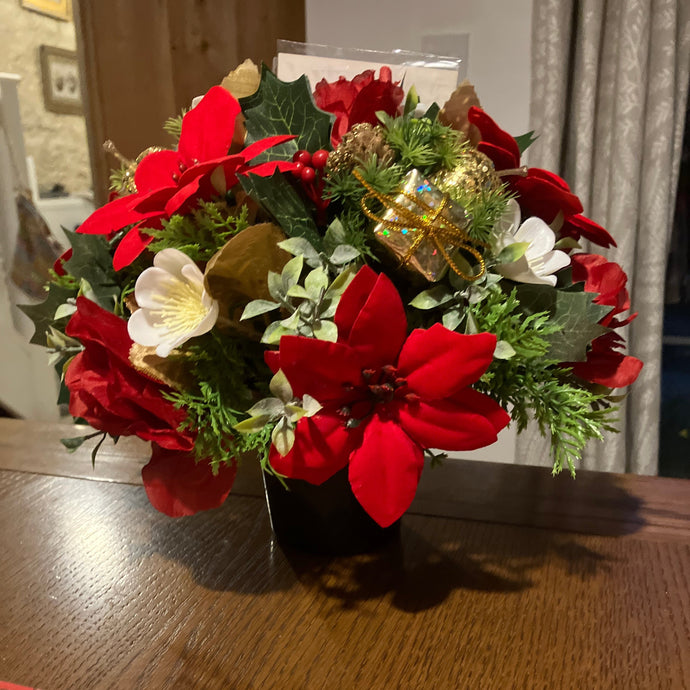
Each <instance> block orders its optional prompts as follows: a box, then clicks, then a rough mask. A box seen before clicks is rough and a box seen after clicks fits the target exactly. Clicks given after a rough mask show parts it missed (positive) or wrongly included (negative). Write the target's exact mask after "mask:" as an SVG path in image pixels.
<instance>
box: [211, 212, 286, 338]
mask: <svg viewBox="0 0 690 690" xmlns="http://www.w3.org/2000/svg"><path fill="white" fill-rule="evenodd" d="M284 239H285V234H284V233H283V231H282V230H281V229H280V228H279V227H278V226H277V225H274V224H273V223H260V224H258V225H251V226H249V227H248V228H246V229H245V230H243V231H242V232H240V233H239V234H238V235H235V236H234V237H233V238H232V239H230V240H228V242H226V243H225V245H224V246H223V247H221V249H219V250H218V251H217V252H216V253H215V254H214V255H213V257H211V260H210V261H209V262H208V264H207V265H206V271H205V273H204V287H205V288H206V292H208V294H209V295H211V297H213V299H215V300H217V301H218V302H219V305H220V316H219V319H218V322H217V326H218V327H221V328H222V327H226V328H232V329H233V330H235V331H237V332H241V333H243V334H244V335H249V333H248V331H253V329H252V328H251V327H250V326H249V325H248V324H245V323H240V321H239V319H240V316H241V315H242V311H243V309H244V307H245V306H246V305H247V303H248V302H251V301H252V300H255V299H267V300H268V299H271V296H270V294H269V292H268V283H267V279H266V277H267V275H268V272H269V271H274V272H276V273H280V272H281V271H282V270H283V266H285V264H286V263H287V262H288V261H289V260H290V259H291V258H292V257H291V256H290V254H288V253H287V252H286V251H285V250H283V249H281V248H280V247H279V246H278V242H282V241H283V240H284ZM254 335H255V334H254Z"/></svg>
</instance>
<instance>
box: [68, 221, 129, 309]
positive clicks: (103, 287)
mask: <svg viewBox="0 0 690 690" xmlns="http://www.w3.org/2000/svg"><path fill="white" fill-rule="evenodd" d="M65 234H66V235H67V239H68V240H69V243H70V244H71V245H72V258H71V259H69V260H68V261H66V262H65V270H66V271H67V272H68V273H70V274H71V275H73V276H74V277H75V278H76V279H77V280H79V281H82V280H85V281H86V282H87V283H88V284H89V285H90V286H91V290H92V291H93V295H94V296H95V298H96V300H95V301H96V302H98V304H99V305H100V306H101V307H103V308H104V309H107V310H108V311H112V309H113V305H114V303H115V298H116V297H117V296H118V295H119V294H120V288H119V286H118V284H117V277H116V275H115V269H114V268H113V257H112V255H111V253H110V245H109V244H108V240H106V239H105V237H103V235H85V234H81V233H78V232H70V231H69V230H65Z"/></svg>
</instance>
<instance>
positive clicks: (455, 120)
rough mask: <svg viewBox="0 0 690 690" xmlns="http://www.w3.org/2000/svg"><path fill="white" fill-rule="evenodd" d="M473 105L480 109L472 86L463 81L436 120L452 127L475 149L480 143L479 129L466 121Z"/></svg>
mask: <svg viewBox="0 0 690 690" xmlns="http://www.w3.org/2000/svg"><path fill="white" fill-rule="evenodd" d="M473 105H476V106H477V107H481V104H480V103H479V98H478V97H477V94H476V92H475V90H474V86H473V85H472V84H470V82H469V81H467V79H465V81H463V82H462V84H460V85H459V86H458V87H457V88H456V89H455V91H453V93H452V94H451V96H450V98H449V99H448V100H447V101H446V103H445V105H444V106H443V108H441V112H440V113H439V114H438V119H439V121H440V122H441V123H442V124H444V125H446V126H447V127H452V128H453V129H455V130H457V131H458V132H462V134H463V135H464V136H465V138H466V139H467V140H469V142H470V144H472V146H474V147H476V146H477V144H478V143H479V142H480V141H481V134H480V133H479V129H478V128H477V127H476V126H475V125H473V124H470V122H469V120H468V119H467V113H468V112H469V110H470V108H471V107H472V106H473Z"/></svg>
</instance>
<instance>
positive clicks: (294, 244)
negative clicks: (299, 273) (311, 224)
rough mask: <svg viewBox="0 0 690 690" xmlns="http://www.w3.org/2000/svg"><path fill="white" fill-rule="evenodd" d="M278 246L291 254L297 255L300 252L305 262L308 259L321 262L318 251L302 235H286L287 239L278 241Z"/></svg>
mask: <svg viewBox="0 0 690 690" xmlns="http://www.w3.org/2000/svg"><path fill="white" fill-rule="evenodd" d="M278 246H279V247H280V248H281V249H284V250H285V251H286V252H288V254H292V255H293V256H299V255H300V254H301V255H302V256H303V257H304V260H305V261H306V262H307V263H309V262H310V261H317V262H318V263H319V264H320V263H321V259H320V257H319V253H318V252H317V251H316V249H314V247H312V246H311V243H310V242H309V241H307V240H306V239H305V238H304V237H288V239H286V240H283V241H282V242H278ZM309 265H311V264H309Z"/></svg>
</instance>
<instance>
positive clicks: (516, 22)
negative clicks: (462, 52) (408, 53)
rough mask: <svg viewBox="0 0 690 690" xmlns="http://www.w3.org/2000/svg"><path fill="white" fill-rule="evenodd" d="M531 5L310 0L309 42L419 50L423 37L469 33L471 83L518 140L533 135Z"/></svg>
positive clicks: (497, 0)
mask: <svg viewBox="0 0 690 690" xmlns="http://www.w3.org/2000/svg"><path fill="white" fill-rule="evenodd" d="M531 20H532V0H456V2H452V1H451V0H426V1H421V2H420V0H349V1H348V2H342V0H339V1H337V2H336V0H306V23H307V41H308V42H310V43H325V44H329V45H334V46H342V47H345V48H368V49H375V48H378V49H381V50H392V49H395V48H402V49H406V50H420V49H421V47H422V36H424V35H425V34H459V33H468V34H469V35H470V37H469V60H468V72H467V76H468V78H469V80H470V81H471V82H473V83H474V85H475V87H476V89H477V93H478V95H479V98H480V100H481V102H482V105H483V107H484V109H485V110H486V111H487V112H488V113H489V114H490V115H491V116H492V117H493V118H494V119H495V120H496V121H497V122H498V124H499V125H500V126H501V127H503V129H505V130H507V131H508V132H510V133H511V134H513V135H518V134H523V133H524V132H526V131H527V130H528V129H529V126H528V125H529V89H530V46H531V39H532V31H531Z"/></svg>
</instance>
